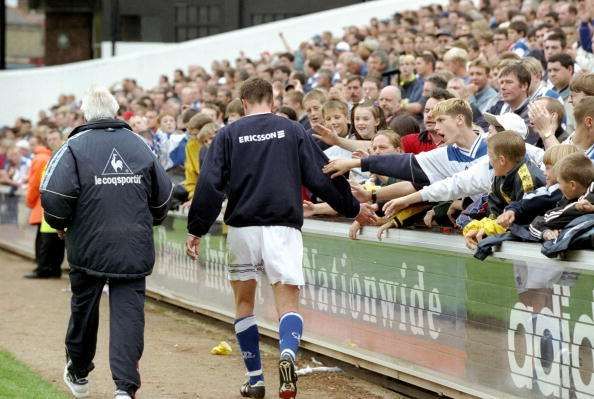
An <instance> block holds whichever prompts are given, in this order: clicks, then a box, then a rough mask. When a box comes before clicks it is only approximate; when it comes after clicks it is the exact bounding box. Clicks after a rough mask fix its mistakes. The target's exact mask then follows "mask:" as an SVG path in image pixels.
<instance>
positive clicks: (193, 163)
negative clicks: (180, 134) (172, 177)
mask: <svg viewBox="0 0 594 399" xmlns="http://www.w3.org/2000/svg"><path fill="white" fill-rule="evenodd" d="M207 123H213V120H212V119H211V118H210V117H209V116H207V115H205V114H203V113H199V114H196V115H194V116H193V117H192V119H190V121H189V122H188V125H187V126H186V127H187V129H188V133H189V134H190V138H189V140H188V144H187V145H186V161H185V163H184V168H185V171H186V180H185V181H184V188H185V189H186V191H187V192H188V200H189V201H191V200H192V198H194V189H195V188H196V184H197V183H198V176H200V147H201V145H200V141H198V138H197V136H198V133H200V129H202V128H203V127H204V125H206V124H207Z"/></svg>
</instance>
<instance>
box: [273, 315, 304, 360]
mask: <svg viewBox="0 0 594 399" xmlns="http://www.w3.org/2000/svg"><path fill="white" fill-rule="evenodd" d="M302 333H303V318H302V317H301V315H300V314H299V313H295V312H288V313H285V314H284V315H282V317H281V318H280V322H279V326H278V335H279V337H280V341H279V346H280V354H281V357H283V356H287V355H288V356H289V357H291V359H293V361H295V359H296V357H297V351H298V350H299V342H300V341H301V334H302Z"/></svg>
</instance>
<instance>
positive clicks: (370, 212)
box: [355, 203, 378, 226]
mask: <svg viewBox="0 0 594 399" xmlns="http://www.w3.org/2000/svg"><path fill="white" fill-rule="evenodd" d="M375 211H377V205H376V204H372V205H369V204H366V203H363V204H361V208H360V209H359V215H357V217H356V218H355V220H356V221H357V222H359V224H360V225H361V226H365V225H371V224H376V223H377V220H378V217H377V215H376V214H375Z"/></svg>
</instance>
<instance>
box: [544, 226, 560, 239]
mask: <svg viewBox="0 0 594 399" xmlns="http://www.w3.org/2000/svg"><path fill="white" fill-rule="evenodd" d="M557 237H559V230H548V229H547V230H545V231H543V232H542V239H543V240H545V241H550V240H556V239H557Z"/></svg>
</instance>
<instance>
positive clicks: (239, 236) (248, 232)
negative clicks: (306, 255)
mask: <svg viewBox="0 0 594 399" xmlns="http://www.w3.org/2000/svg"><path fill="white" fill-rule="evenodd" d="M227 245H228V247H229V265H228V266H227V275H228V278H229V280H240V281H246V280H252V279H257V277H258V272H259V271H264V272H265V273H266V276H268V280H269V281H270V284H276V283H281V284H289V285H298V286H302V285H304V283H305V281H304V278H303V265H302V263H303V239H302V237H301V232H300V231H299V230H297V229H295V228H292V227H285V226H248V227H231V226H229V232H228V234H227Z"/></svg>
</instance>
